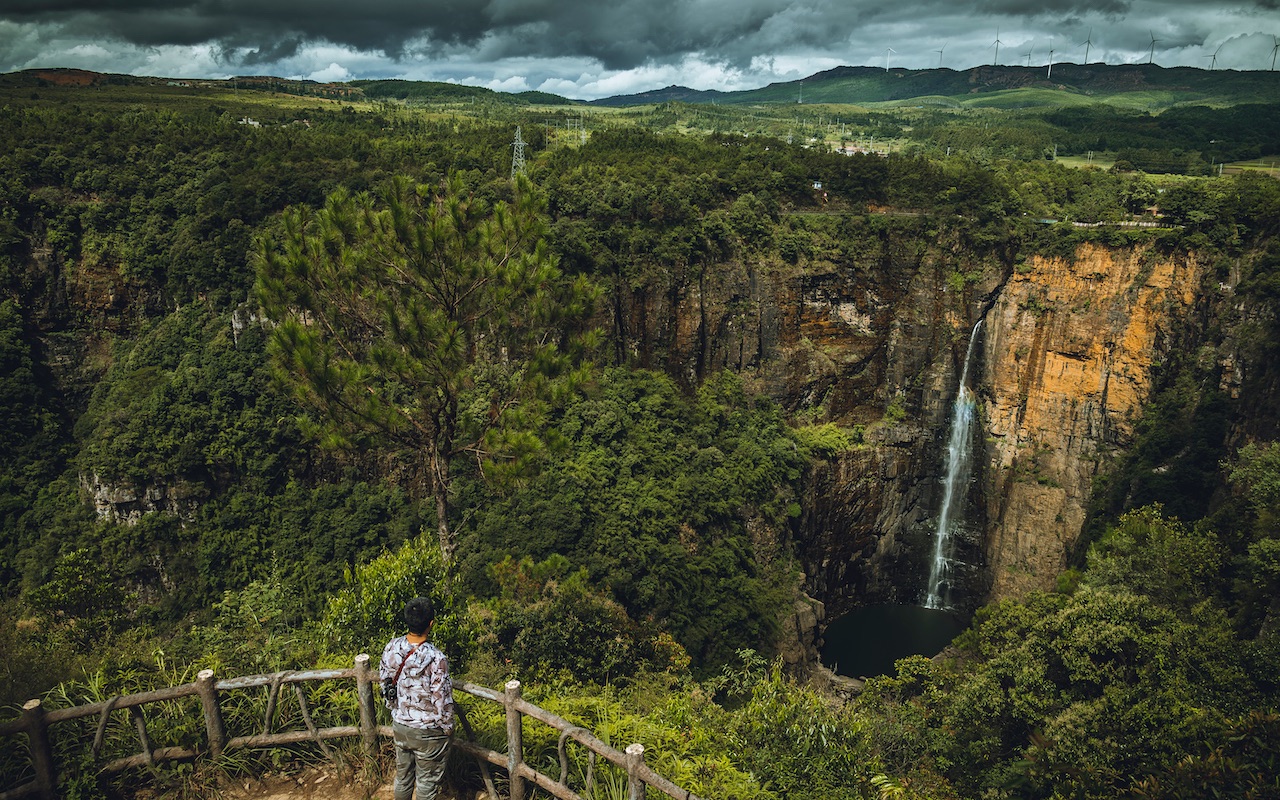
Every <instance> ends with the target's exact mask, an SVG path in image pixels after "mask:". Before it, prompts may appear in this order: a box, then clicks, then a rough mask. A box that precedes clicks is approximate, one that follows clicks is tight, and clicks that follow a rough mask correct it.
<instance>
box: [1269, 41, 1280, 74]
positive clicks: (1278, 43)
mask: <svg viewBox="0 0 1280 800" xmlns="http://www.w3.org/2000/svg"><path fill="white" fill-rule="evenodd" d="M1271 41H1273V42H1275V45H1274V46H1273V47H1272V48H1271V71H1272V72H1275V71H1276V53H1277V52H1280V36H1272V37H1271Z"/></svg>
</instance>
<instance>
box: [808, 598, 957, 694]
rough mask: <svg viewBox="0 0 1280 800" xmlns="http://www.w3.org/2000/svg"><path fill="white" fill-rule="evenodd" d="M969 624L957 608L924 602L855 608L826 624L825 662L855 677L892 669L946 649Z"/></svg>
mask: <svg viewBox="0 0 1280 800" xmlns="http://www.w3.org/2000/svg"><path fill="white" fill-rule="evenodd" d="M968 624H969V617H968V615H966V614H960V613H957V612H955V611H950V610H946V609H937V608H925V607H923V606H903V605H875V606H863V607H861V608H855V609H854V610H853V611H850V612H849V613H848V614H845V615H844V616H842V617H840V618H838V619H836V620H835V621H834V622H832V623H831V624H830V625H829V626H827V630H826V633H825V634H824V636H823V640H824V642H825V644H823V646H822V653H821V658H822V663H823V664H825V665H826V666H827V667H828V668H829V669H831V670H832V671H833V672H835V673H837V674H840V675H845V676H847V677H851V678H871V677H874V676H876V675H891V674H893V662H895V661H897V660H898V659H900V658H906V657H907V656H912V655H922V656H927V657H932V656H935V655H937V654H938V653H940V652H942V649H943V648H944V647H946V646H947V645H948V644H950V643H951V640H952V639H954V638H955V637H956V636H957V635H958V634H959V633H960V632H961V631H963V630H964V629H965V628H966V627H967V626H968Z"/></svg>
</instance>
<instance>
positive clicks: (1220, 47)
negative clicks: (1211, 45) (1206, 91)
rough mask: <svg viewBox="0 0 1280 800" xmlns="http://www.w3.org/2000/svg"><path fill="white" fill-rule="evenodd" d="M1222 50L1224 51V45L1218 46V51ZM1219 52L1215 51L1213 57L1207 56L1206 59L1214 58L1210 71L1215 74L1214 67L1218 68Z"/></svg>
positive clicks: (1210, 64)
mask: <svg viewBox="0 0 1280 800" xmlns="http://www.w3.org/2000/svg"><path fill="white" fill-rule="evenodd" d="M1221 49H1222V45H1218V50H1221ZM1218 50H1214V51H1213V55H1211V56H1205V58H1212V59H1213V60H1212V61H1210V62H1209V71H1210V72H1213V68H1214V67H1216V66H1218Z"/></svg>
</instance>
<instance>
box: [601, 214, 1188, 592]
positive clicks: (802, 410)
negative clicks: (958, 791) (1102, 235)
mask: <svg viewBox="0 0 1280 800" xmlns="http://www.w3.org/2000/svg"><path fill="white" fill-rule="evenodd" d="M910 224H911V223H904V226H903V229H900V230H898V231H896V232H893V233H888V234H885V235H884V236H883V237H882V240H881V241H880V242H879V243H877V245H876V246H875V247H869V248H863V252H864V253H865V256H864V257H862V258H857V259H850V260H846V261H821V262H816V261H815V262H811V263H807V264H802V265H800V266H798V267H796V266H790V265H785V264H776V263H773V264H770V263H762V264H737V265H733V266H732V268H729V269H723V270H720V269H717V270H716V271H715V273H714V277H710V276H708V277H701V278H697V279H693V278H690V279H688V280H687V281H683V282H682V279H681V278H680V277H679V276H673V283H672V284H671V285H670V286H669V287H667V288H666V289H665V290H664V291H662V292H652V291H650V292H648V293H642V292H636V293H634V294H631V295H628V296H625V297H622V298H620V299H619V304H618V306H617V307H616V308H615V319H616V321H617V324H618V326H619V327H621V328H624V329H629V330H626V331H623V332H622V335H621V337H620V338H621V340H625V341H629V342H631V345H630V346H631V347H632V348H633V352H634V353H635V354H637V355H639V356H640V357H641V360H642V361H643V362H644V363H646V364H650V365H652V366H655V367H661V366H666V367H668V368H671V369H673V371H676V372H678V373H679V374H682V375H684V376H685V377H686V378H687V379H688V380H689V381H690V382H691V383H692V382H695V381H696V380H698V378H700V377H701V376H703V375H705V374H707V373H709V372H711V371H713V370H717V369H723V368H730V369H735V370H738V371H741V372H742V373H743V374H744V375H746V376H747V377H748V380H753V381H755V382H756V385H757V387H758V388H760V389H762V390H764V391H766V392H768V393H770V394H771V395H773V396H774V397H775V398H777V399H778V400H779V401H780V402H781V403H782V404H783V405H784V406H786V407H787V408H788V409H789V410H791V411H792V412H793V413H795V414H796V416H797V418H799V419H812V420H814V421H817V422H822V421H827V420H833V421H837V422H839V423H841V424H844V425H849V426H861V427H862V429H863V430H864V444H863V445H861V446H859V447H858V448H856V449H853V450H851V451H849V452H846V453H843V454H839V455H838V456H836V457H833V458H832V459H831V460H830V462H829V463H828V464H826V465H824V466H823V467H821V468H819V469H817V470H816V471H815V472H814V474H813V475H811V476H810V480H809V482H808V495H807V497H806V498H805V502H804V503H803V507H804V512H803V516H802V519H801V520H800V523H799V524H798V526H797V531H796V535H797V537H798V542H799V550H800V555H801V560H802V566H803V568H804V571H805V573H806V575H807V576H808V577H807V583H806V587H805V589H806V591H807V593H808V594H809V595H811V596H812V597H814V598H817V599H819V600H821V601H822V602H823V603H824V604H825V606H826V609H827V611H828V612H829V613H830V614H832V615H838V614H839V613H841V612H843V611H844V610H846V609H848V608H850V607H852V606H853V605H857V604H861V603H866V602H878V601H900V602H916V601H918V600H919V598H920V594H921V591H922V583H923V581H924V578H925V575H927V566H926V563H925V559H926V553H928V551H929V549H930V547H931V537H932V535H933V524H934V519H935V517H936V514H937V511H938V505H939V501H940V493H941V487H940V477H941V469H942V467H941V461H942V455H941V451H942V448H943V445H944V441H945V437H946V432H947V425H948V420H949V414H950V408H951V402H952V400H953V398H954V395H955V393H956V390H957V385H956V384H957V381H958V376H959V373H960V370H961V368H962V366H963V363H962V362H963V359H964V352H965V346H966V344H967V339H968V336H969V333H970V331H971V330H972V328H973V325H974V323H975V322H977V321H978V320H979V319H983V320H984V321H985V325H984V333H983V341H982V353H983V356H982V358H981V362H980V364H978V365H977V367H978V369H977V370H976V372H977V374H976V375H974V376H973V377H972V379H971V388H973V389H974V390H975V391H976V394H977V395H978V397H979V398H980V400H981V410H980V413H981V417H982V435H981V438H982V441H980V442H978V443H977V444H978V446H977V448H976V452H977V454H978V455H977V459H978V464H977V468H976V469H975V470H974V474H975V477H974V479H973V481H972V482H971V484H970V487H969V490H968V493H967V496H966V498H965V524H964V526H963V531H962V535H961V550H962V553H963V555H964V557H965V558H966V559H967V560H969V561H970V562H971V563H972V564H973V568H972V569H971V571H970V574H969V576H968V585H967V586H966V587H964V590H963V593H964V594H965V595H966V596H968V597H969V598H970V604H971V605H977V604H980V603H981V602H983V601H985V600H987V599H992V598H996V597H1007V596H1016V595H1020V594H1022V593H1025V592H1027V591H1029V590H1031V589H1035V588H1045V587H1049V586H1052V585H1053V582H1054V579H1055V577H1056V576H1057V574H1058V573H1059V571H1060V570H1061V569H1063V568H1064V567H1065V565H1066V559H1067V555H1068V553H1069V551H1070V548H1071V546H1072V545H1073V543H1074V542H1075V540H1076V539H1077V537H1078V536H1079V534H1080V530H1081V526H1082V524H1083V522H1084V517H1085V508H1086V504H1087V501H1088V496H1089V490H1090V486H1091V482H1092V480H1093V477H1094V476H1095V475H1096V474H1097V473H1098V472H1099V470H1101V469H1102V468H1103V467H1104V466H1105V465H1106V463H1107V462H1108V460H1109V459H1110V458H1112V457H1113V456H1114V455H1115V454H1116V453H1117V452H1119V451H1120V450H1121V449H1123V448H1124V447H1125V446H1126V444H1127V443H1128V442H1129V441H1130V438H1131V436H1132V434H1133V429H1134V424H1135V422H1136V420H1137V419H1138V417H1139V415H1140V413H1141V407H1142V404H1143V402H1144V401H1146V400H1147V399H1148V398H1149V396H1150V393H1151V391H1152V387H1153V385H1154V381H1155V378H1156V371H1157V369H1158V367H1159V365H1160V363H1161V361H1162V360H1163V359H1164V356H1165V353H1166V352H1167V348H1168V347H1169V346H1170V345H1171V341H1172V340H1171V338H1170V335H1171V332H1172V331H1173V330H1175V329H1176V328H1177V327H1178V326H1179V325H1180V321H1181V320H1183V319H1184V318H1185V316H1186V315H1187V314H1189V313H1190V312H1191V311H1192V309H1193V305H1194V303H1195V302H1196V289H1197V287H1198V286H1199V285H1200V270H1199V267H1198V265H1197V264H1196V263H1195V262H1194V260H1188V259H1186V258H1174V257H1166V256H1162V255H1160V254H1157V253H1156V252H1154V251H1153V250H1151V249H1150V248H1148V247H1145V246H1139V247H1135V248H1132V249H1119V250H1112V249H1107V248H1104V247H1100V246H1093V245H1085V246H1082V247H1080V248H1079V250H1077V251H1076V252H1075V253H1074V254H1072V255H1071V256H1070V257H1066V258H1042V257H1033V258H1031V259H1030V260H1028V261H1027V262H1025V263H1024V264H1020V265H1018V268H1017V269H1015V268H1014V267H1013V265H1012V264H1011V263H1008V264H1006V263H1004V261H1003V260H1002V259H1001V258H999V257H997V256H990V257H988V258H986V259H982V258H978V257H975V256H972V255H968V254H966V253H964V252H963V251H962V250H961V249H960V248H958V247H956V246H954V245H948V244H947V243H946V237H945V236H942V237H937V236H934V237H933V238H932V239H929V238H926V237H929V236H931V234H930V233H928V232H926V231H924V230H922V229H912V228H910ZM657 321H661V322H657ZM615 333H617V330H615ZM664 360H666V361H668V362H669V363H663V362H664Z"/></svg>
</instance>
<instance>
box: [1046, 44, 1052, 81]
mask: <svg viewBox="0 0 1280 800" xmlns="http://www.w3.org/2000/svg"><path fill="white" fill-rule="evenodd" d="M1044 77H1045V80H1048V79H1050V78H1052V77H1053V40H1052V39H1050V40H1049V71H1048V72H1046V73H1045V75H1044Z"/></svg>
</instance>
